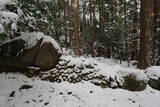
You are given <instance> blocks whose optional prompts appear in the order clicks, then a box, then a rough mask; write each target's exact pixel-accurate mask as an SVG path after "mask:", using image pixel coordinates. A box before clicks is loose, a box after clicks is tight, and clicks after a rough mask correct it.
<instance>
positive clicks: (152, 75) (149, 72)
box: [145, 66, 160, 80]
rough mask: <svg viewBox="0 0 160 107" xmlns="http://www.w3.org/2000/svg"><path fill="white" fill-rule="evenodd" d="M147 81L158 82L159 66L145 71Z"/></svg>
mask: <svg viewBox="0 0 160 107" xmlns="http://www.w3.org/2000/svg"><path fill="white" fill-rule="evenodd" d="M145 73H146V75H147V77H148V78H149V79H154V80H158V79H159V78H160V66H151V67H149V68H147V69H146V70H145Z"/></svg>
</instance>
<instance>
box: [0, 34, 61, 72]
mask: <svg viewBox="0 0 160 107" xmlns="http://www.w3.org/2000/svg"><path fill="white" fill-rule="evenodd" d="M61 55H62V51H61V48H60V47H59V45H58V44H57V42H56V41H55V40H54V39H53V38H51V37H49V36H46V35H44V34H43V33H40V32H39V33H36V32H33V33H22V35H21V36H20V37H17V38H15V39H12V40H9V41H6V42H5V43H3V44H1V45H0V71H2V69H3V70H5V69H7V68H9V69H10V68H14V69H20V70H25V69H27V68H28V67H29V66H35V67H39V68H41V69H50V68H53V67H55V66H56V64H57V63H58V61H59V58H60V57H61Z"/></svg>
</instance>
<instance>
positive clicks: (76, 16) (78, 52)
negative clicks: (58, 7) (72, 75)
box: [71, 0, 81, 56]
mask: <svg viewBox="0 0 160 107" xmlns="http://www.w3.org/2000/svg"><path fill="white" fill-rule="evenodd" d="M71 2H72V9H73V23H74V32H75V53H76V55H78V56H80V55H81V50H80V16H79V0H72V1H71Z"/></svg>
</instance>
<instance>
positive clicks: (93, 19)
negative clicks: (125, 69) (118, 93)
mask: <svg viewBox="0 0 160 107" xmlns="http://www.w3.org/2000/svg"><path fill="white" fill-rule="evenodd" d="M13 1H14V2H13V3H12V2H10V3H8V4H6V5H4V6H1V7H0V10H1V11H0V43H2V42H3V41H5V40H6V39H13V38H15V37H17V36H20V33H21V32H33V31H37V32H44V33H45V34H47V35H49V36H52V37H53V38H55V39H56V40H57V41H58V42H59V43H60V45H61V46H62V47H65V48H67V49H71V50H74V52H75V54H76V55H86V56H89V55H91V56H93V57H97V56H103V57H107V58H113V59H119V60H120V62H122V61H127V62H128V64H130V61H131V60H136V61H138V64H137V65H138V67H139V68H143V69H144V68H146V67H148V66H150V65H159V64H160V62H159V61H160V57H159V56H160V1H159V0H13Z"/></svg>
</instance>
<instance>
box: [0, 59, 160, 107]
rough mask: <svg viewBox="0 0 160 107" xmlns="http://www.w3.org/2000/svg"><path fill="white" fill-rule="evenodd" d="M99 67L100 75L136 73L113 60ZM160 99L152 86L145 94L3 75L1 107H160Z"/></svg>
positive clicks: (86, 84) (0, 97) (1, 79)
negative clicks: (125, 69) (125, 72)
mask: <svg viewBox="0 0 160 107" xmlns="http://www.w3.org/2000/svg"><path fill="white" fill-rule="evenodd" d="M67 59H68V58H67ZM80 59H83V58H80ZM80 59H76V60H75V59H73V60H74V61H80ZM92 60H93V59H92ZM74 61H73V62H74ZM95 61H96V60H95ZM73 62H72V63H73ZM100 65H101V66H100ZM98 67H100V68H101V71H100V72H99V73H102V74H103V73H104V72H105V70H107V71H109V72H111V74H110V75H113V74H112V73H113V71H115V70H117V69H122V68H123V69H124V68H127V69H133V67H131V68H128V67H127V66H125V65H120V64H117V63H116V62H114V61H112V60H110V59H106V60H101V61H99V63H98ZM103 70H104V71H103ZM102 71H103V72H102ZM107 71H106V74H109V72H107ZM159 98H160V91H157V90H154V89H152V88H151V87H149V86H147V88H146V89H145V90H143V91H139V92H132V91H128V90H124V89H119V88H118V89H111V88H101V87H99V86H96V85H94V84H93V83H91V82H89V81H83V80H82V81H80V82H78V83H69V82H66V81H64V82H63V81H62V82H61V83H57V82H54V83H51V82H48V81H42V80H40V79H38V78H28V77H26V76H24V75H22V74H19V73H7V74H5V73H1V74H0V107H159V105H160V102H159Z"/></svg>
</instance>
